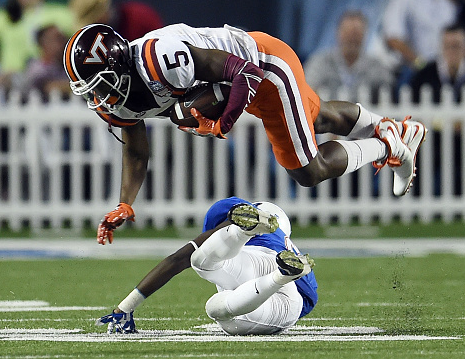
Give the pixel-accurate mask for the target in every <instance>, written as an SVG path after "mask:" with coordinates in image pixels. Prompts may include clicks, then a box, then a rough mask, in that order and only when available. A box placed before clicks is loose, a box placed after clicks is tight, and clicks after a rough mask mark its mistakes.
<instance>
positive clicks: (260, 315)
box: [205, 248, 313, 335]
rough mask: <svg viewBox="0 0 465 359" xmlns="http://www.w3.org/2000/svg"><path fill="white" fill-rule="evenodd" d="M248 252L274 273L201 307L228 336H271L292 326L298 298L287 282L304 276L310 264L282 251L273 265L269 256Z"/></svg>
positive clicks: (254, 251) (213, 297)
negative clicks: (270, 265)
mask: <svg viewBox="0 0 465 359" xmlns="http://www.w3.org/2000/svg"><path fill="white" fill-rule="evenodd" d="M249 250H250V252H251V253H254V256H256V257H258V258H261V259H262V261H272V262H273V267H274V268H275V269H274V270H273V271H272V272H270V273H268V274H266V275H263V276H258V277H256V278H254V279H251V280H249V281H247V282H245V283H243V284H241V285H240V286H238V287H237V288H236V289H234V290H226V291H222V292H219V293H216V294H215V295H213V296H212V297H211V298H210V299H209V300H208V301H207V303H206V305H205V309H206V312H207V314H208V316H209V317H210V318H212V319H214V320H215V321H217V322H218V323H219V324H220V326H221V327H222V328H223V329H224V330H225V331H226V332H228V333H230V334H241V335H245V334H271V333H273V332H276V331H279V330H281V329H284V328H286V327H288V326H291V325H293V324H294V323H295V321H296V320H297V319H298V318H299V315H300V312H301V310H302V297H301V296H300V294H298V292H297V291H296V288H295V286H294V285H293V284H292V283H291V282H293V281H294V280H296V279H298V278H300V277H302V276H304V275H306V274H308V273H309V272H310V271H311V268H312V266H313V260H311V259H309V258H308V256H299V257H298V256H296V255H295V254H294V253H293V252H291V251H283V252H281V253H279V254H278V255H277V256H276V262H275V261H274V255H272V254H271V253H267V252H263V251H260V250H257V249H254V248H249ZM258 262H260V261H258ZM267 267H269V266H267Z"/></svg>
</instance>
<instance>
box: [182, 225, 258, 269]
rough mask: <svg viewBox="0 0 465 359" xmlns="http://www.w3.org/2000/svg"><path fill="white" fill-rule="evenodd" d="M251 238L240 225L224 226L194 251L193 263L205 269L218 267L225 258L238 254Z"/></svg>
mask: <svg viewBox="0 0 465 359" xmlns="http://www.w3.org/2000/svg"><path fill="white" fill-rule="evenodd" d="M250 238H251V236H250V235H247V234H245V233H244V231H243V230H241V229H240V228H239V227H238V226H235V225H229V226H227V227H223V228H221V229H219V230H217V231H216V232H214V233H213V234H212V235H211V236H210V237H209V238H208V239H207V240H206V241H205V242H203V243H202V245H201V246H200V247H199V248H198V249H196V250H195V251H194V253H192V256H191V263H192V265H193V266H195V267H197V268H199V269H203V270H215V269H218V268H219V267H221V263H222V262H223V261H224V260H226V259H230V258H234V257H235V256H237V255H238V254H239V252H240V251H241V249H242V247H243V246H244V245H245V244H246V243H247V241H248V240H249V239H250Z"/></svg>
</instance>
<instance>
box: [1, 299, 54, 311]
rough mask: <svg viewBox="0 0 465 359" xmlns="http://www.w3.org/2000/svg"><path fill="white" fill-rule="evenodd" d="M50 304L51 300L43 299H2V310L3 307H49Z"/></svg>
mask: <svg viewBox="0 0 465 359" xmlns="http://www.w3.org/2000/svg"><path fill="white" fill-rule="evenodd" d="M49 305H50V303H49V302H45V301H43V300H0V310H3V308H21V307H47V306H49Z"/></svg>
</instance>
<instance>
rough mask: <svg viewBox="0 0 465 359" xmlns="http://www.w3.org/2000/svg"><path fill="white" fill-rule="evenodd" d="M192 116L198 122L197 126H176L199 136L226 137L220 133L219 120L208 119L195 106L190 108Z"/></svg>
mask: <svg viewBox="0 0 465 359" xmlns="http://www.w3.org/2000/svg"><path fill="white" fill-rule="evenodd" d="M191 114H192V116H194V117H195V119H196V120H197V121H198V123H199V127H185V126H178V128H179V129H180V130H181V131H184V132H188V133H190V134H193V135H196V136H201V137H218V138H223V139H224V138H226V137H225V136H224V135H223V134H222V133H221V124H220V120H217V121H214V120H210V119H209V118H206V117H205V116H203V115H202V114H201V113H200V111H199V110H197V109H196V108H192V109H191Z"/></svg>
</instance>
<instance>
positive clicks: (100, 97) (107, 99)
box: [70, 71, 131, 114]
mask: <svg viewBox="0 0 465 359" xmlns="http://www.w3.org/2000/svg"><path fill="white" fill-rule="evenodd" d="M70 86H71V90H72V91H73V93H74V94H75V95H80V96H82V97H84V99H85V100H86V101H87V107H89V109H91V110H92V111H95V112H99V113H110V114H111V113H114V112H116V111H118V110H120V109H121V108H122V107H123V106H124V104H125V103H126V100H127V99H128V96H129V89H130V88H131V76H130V75H128V74H122V75H121V76H118V74H117V73H116V72H115V71H100V72H98V73H97V74H96V75H95V76H94V77H93V78H92V79H91V80H90V81H89V82H86V81H84V80H81V81H71V82H70Z"/></svg>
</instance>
